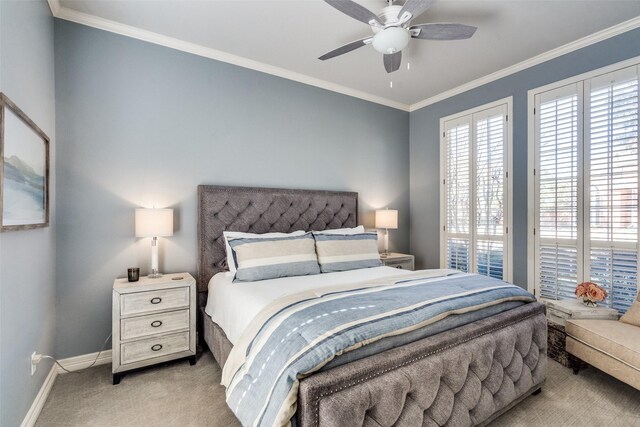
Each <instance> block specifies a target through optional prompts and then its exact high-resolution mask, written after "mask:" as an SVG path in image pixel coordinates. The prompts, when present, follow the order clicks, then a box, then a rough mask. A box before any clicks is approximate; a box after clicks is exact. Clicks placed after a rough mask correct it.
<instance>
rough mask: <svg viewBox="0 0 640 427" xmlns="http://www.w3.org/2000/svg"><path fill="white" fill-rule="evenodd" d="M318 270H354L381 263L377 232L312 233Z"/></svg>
mask: <svg viewBox="0 0 640 427" xmlns="http://www.w3.org/2000/svg"><path fill="white" fill-rule="evenodd" d="M313 237H314V238H315V239H316V253H317V254H318V263H319V264H320V271H322V272H323V273H332V272H334V271H346V270H355V269H358V268H370V267H378V266H380V265H382V261H380V254H379V253H378V233H377V232H375V231H373V232H368V233H359V234H321V233H314V234H313Z"/></svg>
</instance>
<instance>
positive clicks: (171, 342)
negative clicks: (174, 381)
mask: <svg viewBox="0 0 640 427" xmlns="http://www.w3.org/2000/svg"><path fill="white" fill-rule="evenodd" d="M186 350H189V332H188V331H186V332H180V333H178V334H171V335H165V336H162V337H156V338H147V339H144V340H140V341H133V342H129V343H125V344H122V345H121V346H120V357H121V361H120V363H121V364H123V365H124V364H127V363H134V362H139V361H141V360H147V359H152V358H154V357H160V356H165V355H167V354H173V353H180V352H181V351H186Z"/></svg>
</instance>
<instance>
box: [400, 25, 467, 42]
mask: <svg viewBox="0 0 640 427" xmlns="http://www.w3.org/2000/svg"><path fill="white" fill-rule="evenodd" d="M476 30H477V28H476V27H472V26H471V25H464V24H420V25H413V26H412V27H410V28H409V31H410V32H411V37H413V38H414V39H423V40H464V39H468V38H471V36H473V34H474V33H475V32H476Z"/></svg>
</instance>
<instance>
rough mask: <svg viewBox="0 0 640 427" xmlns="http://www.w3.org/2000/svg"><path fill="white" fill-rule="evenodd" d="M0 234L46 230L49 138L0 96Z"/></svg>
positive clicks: (6, 99) (7, 98) (9, 101)
mask: <svg viewBox="0 0 640 427" xmlns="http://www.w3.org/2000/svg"><path fill="white" fill-rule="evenodd" d="M0 160H2V161H1V162H0V232H5V231H18V230H31V229H35V228H43V227H48V226H49V137H48V136H47V135H46V134H45V133H44V132H43V131H42V129H40V128H39V127H38V126H37V125H36V124H35V123H34V121H33V120H31V119H30V118H29V117H28V116H27V115H26V114H25V112H24V111H22V110H21V109H20V108H18V106H17V105H16V104H15V103H14V102H13V101H11V99H9V97H7V96H6V95H5V94H4V93H2V92H0Z"/></svg>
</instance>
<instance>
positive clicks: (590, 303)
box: [582, 299, 598, 308]
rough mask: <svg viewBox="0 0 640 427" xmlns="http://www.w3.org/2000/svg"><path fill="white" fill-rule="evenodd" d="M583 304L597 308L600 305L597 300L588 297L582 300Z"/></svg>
mask: <svg viewBox="0 0 640 427" xmlns="http://www.w3.org/2000/svg"><path fill="white" fill-rule="evenodd" d="M582 304H584V305H585V306H587V307H590V308H596V307H597V306H598V303H597V302H595V301H591V300H588V299H583V300H582Z"/></svg>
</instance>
